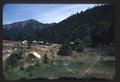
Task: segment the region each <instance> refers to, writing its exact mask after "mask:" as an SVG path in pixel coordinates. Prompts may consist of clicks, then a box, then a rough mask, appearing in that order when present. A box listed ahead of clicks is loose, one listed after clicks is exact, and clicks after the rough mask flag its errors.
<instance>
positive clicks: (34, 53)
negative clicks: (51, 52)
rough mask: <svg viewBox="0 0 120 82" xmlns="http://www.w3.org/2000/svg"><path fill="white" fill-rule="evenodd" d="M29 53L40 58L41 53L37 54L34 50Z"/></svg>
mask: <svg viewBox="0 0 120 82" xmlns="http://www.w3.org/2000/svg"><path fill="white" fill-rule="evenodd" d="M29 55H33V56H35V57H37V58H39V59H41V55H39V54H38V53H37V52H35V51H32V52H30V54H29Z"/></svg>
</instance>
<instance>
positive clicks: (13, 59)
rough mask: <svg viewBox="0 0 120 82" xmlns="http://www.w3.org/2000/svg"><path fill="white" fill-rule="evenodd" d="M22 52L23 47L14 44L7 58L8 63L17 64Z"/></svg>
mask: <svg viewBox="0 0 120 82" xmlns="http://www.w3.org/2000/svg"><path fill="white" fill-rule="evenodd" d="M23 53H24V48H23V47H22V46H20V45H19V44H17V45H15V47H13V48H12V54H11V55H10V57H9V59H8V63H9V64H11V65H17V64H18V61H19V60H20V59H21V58H22V54H23Z"/></svg>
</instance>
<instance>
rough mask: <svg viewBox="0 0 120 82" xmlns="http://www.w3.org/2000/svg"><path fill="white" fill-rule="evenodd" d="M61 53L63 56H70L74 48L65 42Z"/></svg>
mask: <svg viewBox="0 0 120 82" xmlns="http://www.w3.org/2000/svg"><path fill="white" fill-rule="evenodd" d="M58 54H59V55H61V56H68V55H71V54H72V48H71V47H70V45H69V44H63V45H62V47H61V48H60V50H59V52H58Z"/></svg>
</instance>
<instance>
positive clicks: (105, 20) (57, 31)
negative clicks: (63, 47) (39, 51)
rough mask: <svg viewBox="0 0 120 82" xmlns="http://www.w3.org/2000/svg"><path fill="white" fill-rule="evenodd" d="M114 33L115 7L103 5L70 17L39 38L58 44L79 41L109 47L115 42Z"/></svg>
mask: <svg viewBox="0 0 120 82" xmlns="http://www.w3.org/2000/svg"><path fill="white" fill-rule="evenodd" d="M114 33H115V29H114V7H113V6H112V5H101V6H95V7H93V8H91V9H87V10H86V11H84V12H83V11H81V12H80V13H76V14H74V15H72V16H70V17H68V18H67V19H65V20H63V21H61V22H60V23H58V24H55V25H53V26H52V28H47V29H46V30H44V31H42V32H41V33H40V34H39V37H41V38H42V39H45V40H48V41H51V42H57V43H64V42H68V41H75V40H77V39H79V40H82V41H83V42H84V43H88V44H89V43H92V45H97V44H99V43H101V44H106V45H107V44H110V43H111V42H114V40H115V34H114Z"/></svg>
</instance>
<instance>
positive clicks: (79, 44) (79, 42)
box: [74, 39, 84, 51]
mask: <svg viewBox="0 0 120 82" xmlns="http://www.w3.org/2000/svg"><path fill="white" fill-rule="evenodd" d="M83 45H84V44H83V41H82V40H80V39H76V40H75V44H74V49H75V50H76V51H83Z"/></svg>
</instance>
